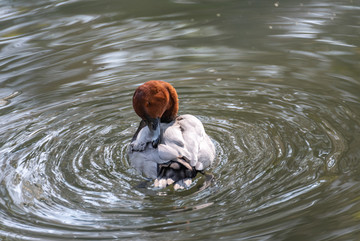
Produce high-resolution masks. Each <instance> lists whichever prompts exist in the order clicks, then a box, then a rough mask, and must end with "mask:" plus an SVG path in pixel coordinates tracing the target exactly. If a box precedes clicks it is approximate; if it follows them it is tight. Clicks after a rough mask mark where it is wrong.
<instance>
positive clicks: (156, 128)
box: [147, 118, 160, 148]
mask: <svg viewBox="0 0 360 241" xmlns="http://www.w3.org/2000/svg"><path fill="white" fill-rule="evenodd" d="M147 124H148V127H149V129H150V131H151V132H152V138H151V140H152V146H153V147H154V148H156V147H157V146H158V144H159V142H160V118H152V119H150V120H149V121H148V123H147Z"/></svg>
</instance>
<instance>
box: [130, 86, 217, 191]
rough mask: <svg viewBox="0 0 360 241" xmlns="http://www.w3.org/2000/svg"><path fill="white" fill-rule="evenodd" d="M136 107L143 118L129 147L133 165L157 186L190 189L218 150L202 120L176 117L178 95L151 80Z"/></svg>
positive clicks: (136, 99) (136, 98)
mask: <svg viewBox="0 0 360 241" xmlns="http://www.w3.org/2000/svg"><path fill="white" fill-rule="evenodd" d="M133 107H134V110H135V112H136V114H137V115H138V116H139V117H140V118H141V119H142V120H141V122H140V125H139V128H138V129H137V131H136V132H135V134H134V136H133V138H132V141H131V143H130V145H129V148H128V155H129V160H130V163H131V165H132V166H133V167H135V169H137V170H138V171H140V172H142V174H143V175H145V176H146V177H148V178H152V179H155V182H154V186H155V187H159V188H163V187H166V186H168V185H171V184H174V188H175V189H179V188H180V189H183V188H184V187H188V186H190V184H191V183H192V178H194V177H195V176H196V174H197V173H198V172H203V171H204V169H205V168H207V167H209V166H210V165H211V164H212V162H213V160H214V158H215V147H214V144H213V143H212V141H211V140H210V138H209V136H208V135H207V134H206V133H205V130H204V126H203V124H202V123H201V121H200V120H199V119H198V118H196V117H195V116H192V115H180V116H177V113H178V109H179V102H178V95H177V93H176V90H175V88H174V87H173V86H172V85H170V84H169V83H167V82H164V81H159V80H151V81H148V82H146V83H145V84H143V85H141V86H139V87H138V88H137V89H136V90H135V93H134V96H133Z"/></svg>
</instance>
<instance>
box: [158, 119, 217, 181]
mask: <svg viewBox="0 0 360 241" xmlns="http://www.w3.org/2000/svg"><path fill="white" fill-rule="evenodd" d="M163 141H164V143H163V144H161V145H159V147H158V153H159V156H160V157H161V159H163V160H169V161H168V162H166V163H162V164H158V176H157V179H156V180H155V183H154V184H155V186H158V187H165V186H167V185H170V184H172V183H175V186H174V187H178V188H183V187H184V186H189V185H190V184H191V178H194V177H195V176H196V174H197V172H199V171H203V170H204V169H205V168H206V167H208V166H210V164H211V163H212V161H213V159H214V156H215V147H214V145H213V143H212V142H211V140H210V138H209V137H208V136H207V135H206V133H205V130H204V127H203V125H202V123H201V121H200V120H199V119H197V118H196V117H194V116H192V115H183V116H180V117H178V118H177V119H176V121H175V123H174V124H172V125H171V126H169V127H168V128H167V129H165V130H164V133H163ZM176 184H177V185H176Z"/></svg>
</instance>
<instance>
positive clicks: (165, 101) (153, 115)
mask: <svg viewBox="0 0 360 241" xmlns="http://www.w3.org/2000/svg"><path fill="white" fill-rule="evenodd" d="M133 107H134V110H135V112H136V114H137V115H138V116H139V117H140V118H141V119H142V120H144V121H145V123H146V125H147V126H148V127H149V129H150V131H151V132H152V133H153V136H152V141H153V146H157V144H158V142H159V141H160V122H166V123H169V122H171V121H173V120H174V119H175V118H176V115H177V112H178V110H179V101H178V96H177V93H176V90H175V88H174V87H172V85H170V84H169V83H167V82H164V81H160V80H151V81H148V82H146V83H144V84H143V85H141V86H139V87H138V88H137V89H136V90H135V93H134V96H133Z"/></svg>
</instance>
